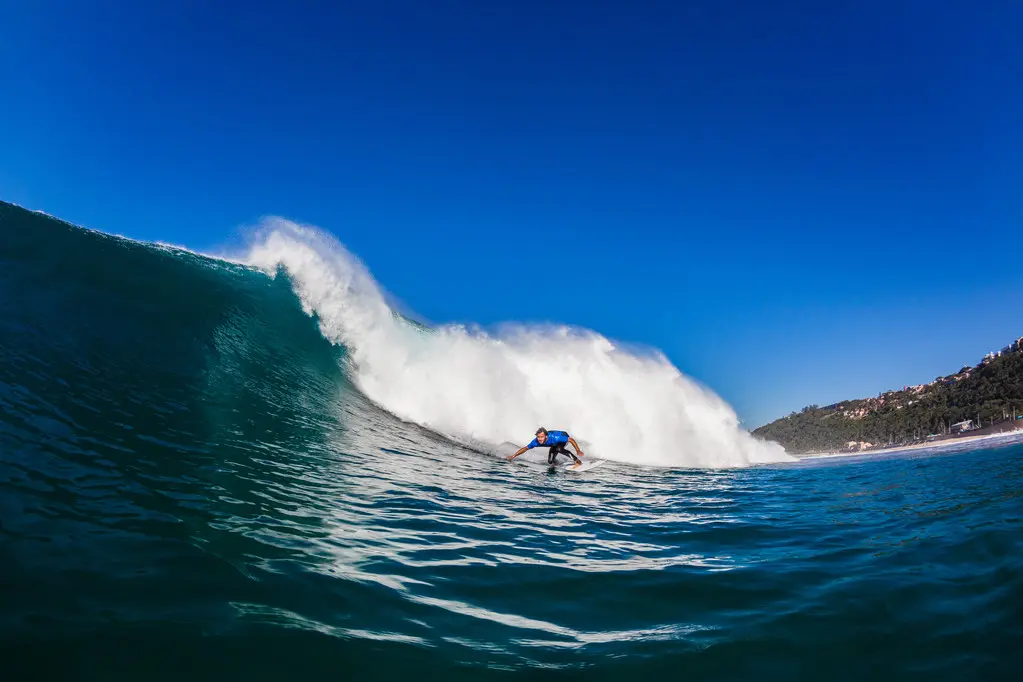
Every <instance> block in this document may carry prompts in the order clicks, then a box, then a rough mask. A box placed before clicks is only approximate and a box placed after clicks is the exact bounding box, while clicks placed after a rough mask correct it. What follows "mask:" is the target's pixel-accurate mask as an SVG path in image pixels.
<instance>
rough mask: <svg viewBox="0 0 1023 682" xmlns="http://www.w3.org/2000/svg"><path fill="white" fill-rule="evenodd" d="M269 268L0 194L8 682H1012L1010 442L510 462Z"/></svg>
mask: <svg viewBox="0 0 1023 682" xmlns="http://www.w3.org/2000/svg"><path fill="white" fill-rule="evenodd" d="M347 353H348V351H347V349H345V348H344V347H343V346H341V345H335V344H331V343H330V342H328V341H327V340H325V339H324V337H323V336H322V335H321V332H320V329H319V327H318V324H317V320H316V319H315V318H313V317H310V316H308V315H306V314H305V313H304V312H303V310H302V308H301V306H300V304H299V301H298V299H297V298H296V295H295V293H294V292H293V290H292V285H291V282H290V281H289V279H288V278H287V277H285V276H280V277H277V278H270V277H267V276H266V275H264V274H262V273H260V272H256V271H253V270H251V269H248V268H244V267H241V266H235V265H230V264H227V263H224V262H221V261H213V260H210V259H205V258H202V257H199V256H195V255H191V254H188V253H185V252H181V251H175V250H171V249H165V248H158V247H154V246H151V245H143V244H137V243H133V242H129V241H126V240H121V239H116V238H111V237H107V236H104V235H101V234H98V233H93V232H87V231H84V230H81V229H78V228H73V227H71V226H68V225H66V224H64V223H60V222H58V221H55V220H53V219H50V218H46V217H44V216H41V215H37V214H31V213H28V212H26V211H23V210H21V209H18V208H14V207H11V206H8V205H6V204H0V491H2V495H0V560H2V561H0V585H2V586H3V589H2V591H0V605H2V609H0V652H2V653H3V659H4V661H5V662H6V669H7V671H8V674H9V675H10V677H9V678H8V679H70V678H74V679H76V680H82V679H85V680H136V679H147V680H151V679H157V680H160V679H167V680H170V679H175V680H177V679H181V678H182V677H186V676H187V677H188V678H191V679H217V680H221V679H249V680H264V679H265V680H279V679H401V678H406V677H409V676H412V677H414V678H415V679H437V680H458V679H472V680H476V679H505V678H517V677H528V678H531V679H533V678H535V679H546V678H551V679H587V680H602V679H608V680H611V679H614V680H619V679H622V678H625V679H634V680H639V679H660V678H667V679H687V680H731V679H734V680H748V679H758V680H764V679H767V680H774V679H777V680H795V679H806V680H820V679H848V680H862V679H865V678H871V679H900V680H901V679H928V680H963V679H1017V677H1018V675H1017V671H1016V668H1018V667H1019V665H1020V663H1023V653H1021V652H1023V648H1021V647H1020V643H1021V642H1023V520H1021V519H1023V496H1021V489H1023V447H1021V446H1020V445H1018V444H1009V445H1000V446H993V447H987V448H986V449H980V450H973V451H960V452H955V453H950V454H949V453H945V454H942V453H934V452H926V451H924V452H917V453H913V454H909V455H899V456H889V457H883V458H876V459H871V458H858V459H855V460H843V459H841V458H839V459H828V460H807V461H802V462H798V463H795V464H776V465H769V466H757V467H750V468H738V469H682V468H651V467H642V466H636V465H631V464H627V463H621V462H607V463H605V464H604V465H603V466H601V467H599V468H597V469H594V470H593V471H590V472H586V473H583V474H570V473H565V472H562V471H549V470H547V469H546V468H545V467H538V466H531V465H528V464H527V465H511V464H508V463H506V462H504V461H503V460H501V459H499V458H496V457H492V456H487V455H482V454H480V453H478V452H475V451H472V450H467V449H464V448H462V447H460V446H458V445H455V444H453V443H452V442H450V441H448V440H446V439H444V438H442V437H440V436H438V435H436V434H435V433H433V432H431V431H429V430H427V429H424V428H422V427H419V426H416V425H414V424H410V423H407V422H403V421H401V420H399V419H397V418H396V417H394V416H392V415H391V414H389V413H388V412H386V411H384V410H382V409H380V408H378V407H376V406H375V405H374V404H373V403H371V402H370V401H369V400H367V399H366V398H365V397H364V396H363V394H362V393H361V392H360V391H358V390H355V388H354V387H353V384H352V382H351V380H350V377H349V373H348V371H347V370H346V367H347V366H348V365H347V364H346V354H347Z"/></svg>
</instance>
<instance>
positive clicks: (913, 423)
mask: <svg viewBox="0 0 1023 682" xmlns="http://www.w3.org/2000/svg"><path fill="white" fill-rule="evenodd" d="M1019 415H1023V352H1020V351H1017V352H1011V353H1004V354H1003V355H1001V356H1000V357H997V358H995V359H994V360H991V361H990V362H988V363H987V364H982V365H978V366H977V367H972V368H971V367H964V368H963V369H961V370H959V372H958V373H957V374H955V375H951V376H948V377H939V378H938V380H937V381H936V382H935V383H934V384H933V385H929V386H927V387H926V388H925V389H924V390H923V391H921V392H919V393H917V392H914V391H913V390H907V391H891V392H888V393H884V394H882V395H880V396H878V397H877V398H870V399H865V400H849V401H843V402H840V403H835V404H834V405H828V406H826V407H823V408H821V407H818V406H817V405H809V406H807V407H805V408H803V410H802V411H801V412H793V413H792V414H790V415H789V416H787V417H783V418H782V419H779V420H777V421H774V422H771V423H770V424H766V425H764V426H761V427H760V428H758V429H756V430H755V431H753V434H754V435H756V436H758V437H761V438H765V439H768V440H773V441H777V442H778V443H781V444H782V445H783V446H784V447H785V448H786V449H787V450H789V451H790V452H796V453H803V452H814V451H826V450H840V449H842V448H843V447H845V445H846V443H848V442H851V441H856V442H861V441H866V442H869V443H872V444H874V445H878V444H883V445H888V444H891V445H897V444H902V443H907V442H912V441H917V440H922V439H924V438H926V437H927V436H928V435H930V434H944V433H948V432H949V430H950V428H951V427H952V425H953V424H955V423H957V422H961V421H964V420H967V419H971V420H973V421H974V422H975V423H976V422H977V420H978V419H979V420H980V423H981V425H983V426H987V425H989V424H991V423H997V422H1000V421H1002V420H1004V419H1007V418H1012V417H1013V416H1019Z"/></svg>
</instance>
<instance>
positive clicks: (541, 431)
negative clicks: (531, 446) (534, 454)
mask: <svg viewBox="0 0 1023 682" xmlns="http://www.w3.org/2000/svg"><path fill="white" fill-rule="evenodd" d="M545 440H547V429H545V428H544V427H542V426H541V427H540V428H538V429H537V430H536V442H537V443H540V444H543V442H544V441H545Z"/></svg>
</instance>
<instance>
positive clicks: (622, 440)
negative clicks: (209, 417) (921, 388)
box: [245, 218, 791, 467]
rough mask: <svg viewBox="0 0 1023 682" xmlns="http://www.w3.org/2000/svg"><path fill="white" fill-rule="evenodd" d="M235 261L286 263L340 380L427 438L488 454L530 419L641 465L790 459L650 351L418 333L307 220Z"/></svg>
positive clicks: (561, 332)
mask: <svg viewBox="0 0 1023 682" xmlns="http://www.w3.org/2000/svg"><path fill="white" fill-rule="evenodd" d="M245 260H246V262H248V263H249V264H250V265H253V266H255V267H258V268H260V269H263V270H265V271H267V272H268V273H271V274H273V273H275V272H276V271H277V269H278V268H279V267H283V268H285V269H286V270H287V272H288V274H289V276H290V277H291V279H292V280H293V282H294V286H295V288H296V293H297V294H298V296H299V298H300V299H301V301H302V305H303V307H304V309H305V311H306V312H307V313H309V314H312V313H316V315H317V316H318V318H319V321H320V328H321V332H322V333H323V334H324V336H326V337H327V338H328V339H329V340H331V341H332V342H335V343H340V344H343V345H344V346H345V347H346V348H347V349H348V350H349V354H350V361H351V364H352V366H351V374H352V379H353V381H354V382H355V383H356V385H357V386H358V387H359V389H360V390H361V391H363V392H364V393H365V394H366V396H367V397H368V398H370V399H371V400H373V401H374V402H375V403H377V404H378V405H380V406H382V407H383V408H384V409H386V410H388V411H389V412H391V413H393V414H395V415H397V416H398V417H400V418H402V419H405V420H408V421H411V422H415V423H418V424H421V425H423V426H425V427H427V428H430V429H433V430H435V431H438V432H440V433H443V434H447V435H450V436H455V437H462V438H469V439H472V440H473V441H475V442H478V443H487V444H491V445H492V446H493V449H495V450H494V451H496V446H497V444H501V443H508V442H511V443H524V442H525V441H528V440H529V439H530V438H531V437H532V433H533V431H534V430H535V429H536V427H537V426H540V425H544V426H547V427H548V428H558V429H564V430H567V431H568V432H569V433H572V434H573V435H574V436H575V437H576V438H577V440H579V441H581V442H582V443H583V444H584V450H585V451H586V454H587V456H593V457H600V458H606V459H613V460H618V461H623V462H631V463H635V464H644V465H654V466H697V467H733V466H746V465H748V464H754V463H764V462H772V461H782V460H789V459H791V457H789V456H788V455H787V454H786V453H785V452H784V450H783V449H782V448H781V447H780V446H779V445H777V444H774V443H765V442H763V441H759V440H756V439H754V438H753V437H752V436H750V435H749V434H748V433H747V432H745V431H743V430H741V429H740V428H739V427H738V419H737V417H736V415H735V412H734V411H733V410H732V409H731V407H729V405H728V404H727V403H725V402H724V401H723V400H721V399H720V398H719V397H718V396H717V395H715V394H714V393H712V392H710V391H708V390H706V389H704V388H702V387H701V386H699V385H698V384H697V383H695V382H694V381H692V380H690V379H687V378H686V377H685V376H683V375H682V374H681V372H679V371H678V369H676V368H675V367H674V366H673V365H672V364H671V363H670V362H669V361H668V360H667V359H666V358H665V357H663V355H660V354H656V355H651V356H642V355H638V354H635V353H630V352H626V351H623V350H621V349H619V348H617V347H616V346H615V345H614V344H613V343H612V342H610V341H609V340H608V339H606V338H604V337H603V336H601V335H599V334H597V333H595V332H591V331H578V330H570V329H568V328H564V327H550V328H548V327H528V326H508V327H507V328H504V329H502V331H501V332H500V333H499V334H496V335H493V334H486V333H483V332H480V331H474V330H469V329H466V328H464V327H462V326H453V325H449V326H441V327H439V328H436V329H434V330H431V331H423V330H422V329H419V328H417V327H416V326H414V325H412V324H410V323H408V322H407V321H405V320H404V319H402V318H401V317H399V316H397V315H395V314H394V312H393V311H392V310H391V308H390V307H389V306H388V305H387V303H386V299H385V297H384V295H383V292H382V291H381V289H380V287H379V286H378V285H377V283H376V282H375V281H374V279H373V277H372V276H371V275H370V274H369V272H368V271H367V270H366V268H365V267H364V266H363V265H362V264H361V263H360V262H359V260H358V259H357V258H355V257H354V256H353V255H352V254H351V253H349V252H348V251H347V250H346V249H345V248H344V247H343V246H342V245H341V244H340V242H338V241H337V240H336V239H334V238H333V237H332V236H330V235H328V234H327V233H325V232H323V231H320V230H318V229H316V228H312V227H306V226H300V225H296V224H295V223H292V222H289V221H286V220H283V219H278V218H274V219H269V220H266V221H264V222H263V224H262V226H261V229H260V231H259V233H258V236H257V239H256V242H255V244H254V245H253V246H252V247H251V249H250V251H249V253H248V256H247V258H246V259H245Z"/></svg>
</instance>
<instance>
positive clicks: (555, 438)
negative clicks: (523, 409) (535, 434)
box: [519, 431, 569, 450]
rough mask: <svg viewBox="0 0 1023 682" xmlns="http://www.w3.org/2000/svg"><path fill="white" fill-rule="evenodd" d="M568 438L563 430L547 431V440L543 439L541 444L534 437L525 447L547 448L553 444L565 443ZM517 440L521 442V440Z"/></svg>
mask: <svg viewBox="0 0 1023 682" xmlns="http://www.w3.org/2000/svg"><path fill="white" fill-rule="evenodd" d="M568 438H569V436H568V434H567V433H565V432H564V431H548V432H547V440H545V441H544V443H543V445H540V444H539V443H537V442H536V438H534V439H533V442H532V443H530V444H529V445H527V446H526V447H527V448H529V449H530V450H532V449H533V448H549V447H553V446H555V445H563V444H565V443H567V442H568ZM519 442H520V443H521V442H522V441H519Z"/></svg>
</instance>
